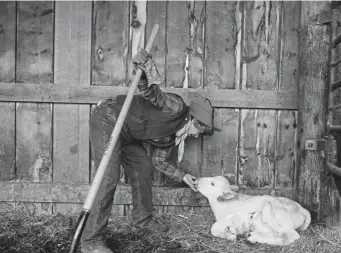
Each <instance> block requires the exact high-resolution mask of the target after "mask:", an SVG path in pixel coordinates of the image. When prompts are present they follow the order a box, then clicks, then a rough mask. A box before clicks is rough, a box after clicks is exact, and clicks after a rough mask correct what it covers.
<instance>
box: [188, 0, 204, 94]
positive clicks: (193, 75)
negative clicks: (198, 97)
mask: <svg viewBox="0 0 341 253" xmlns="http://www.w3.org/2000/svg"><path fill="white" fill-rule="evenodd" d="M186 4H187V10H188V14H187V16H188V17H187V19H188V25H189V31H188V38H189V45H188V46H187V48H186V51H185V69H184V70H185V80H184V81H183V87H184V88H188V87H191V88H194V87H197V88H200V87H203V77H204V76H203V72H204V57H205V35H206V34H205V27H206V3H205V2H204V1H188V2H186Z"/></svg>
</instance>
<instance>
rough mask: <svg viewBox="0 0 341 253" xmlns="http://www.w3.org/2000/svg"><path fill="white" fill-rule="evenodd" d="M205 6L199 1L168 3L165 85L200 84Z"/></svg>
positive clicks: (196, 85)
mask: <svg viewBox="0 0 341 253" xmlns="http://www.w3.org/2000/svg"><path fill="white" fill-rule="evenodd" d="M205 8H206V5H205V2H203V1H187V2H181V1H174V2H173V1H171V2H169V3H168V8H167V42H166V45H167V49H166V52H167V58H166V59H167V77H166V79H167V86H170V87H184V88H188V87H193V88H194V87H202V72H203V57H204V37H203V36H204V35H203V31H204V26H205ZM180 73H181V74H180Z"/></svg>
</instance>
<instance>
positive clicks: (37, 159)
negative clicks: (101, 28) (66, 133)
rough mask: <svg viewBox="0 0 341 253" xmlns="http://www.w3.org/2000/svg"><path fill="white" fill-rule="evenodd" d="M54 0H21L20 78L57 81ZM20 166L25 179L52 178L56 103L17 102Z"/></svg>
mask: <svg viewBox="0 0 341 253" xmlns="http://www.w3.org/2000/svg"><path fill="white" fill-rule="evenodd" d="M53 19H54V6H53V3H52V2H20V3H18V24H17V42H18V43H17V82H23V83H25V82H36V83H50V82H53V70H52V63H53ZM16 109H17V110H16V111H17V113H16V150H17V153H16V167H17V177H18V178H20V179H23V180H32V181H48V182H49V181H52V161H51V151H52V110H51V109H52V105H51V104H45V103H44V104H41V103H39V104H38V103H17V105H16Z"/></svg>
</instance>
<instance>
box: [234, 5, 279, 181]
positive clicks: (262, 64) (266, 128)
mask: <svg viewBox="0 0 341 253" xmlns="http://www.w3.org/2000/svg"><path fill="white" fill-rule="evenodd" d="M243 7H244V9H243V13H244V39H243V52H242V61H243V65H242V67H243V69H242V89H256V90H277V89H278V64H277V62H278V54H279V48H278V34H277V28H278V27H279V22H280V18H279V11H278V9H279V7H280V5H279V3H278V2H265V1H264V2H263V1H259V2H246V3H244V5H243ZM276 123H277V121H276V112H275V111H263V110H242V111H241V133H240V154H239V155H240V159H239V162H240V164H239V172H240V175H239V179H238V180H239V183H241V184H246V185H247V186H253V187H256V186H258V187H264V186H267V187H272V186H274V170H275V164H274V160H275V139H276V128H277V125H276Z"/></svg>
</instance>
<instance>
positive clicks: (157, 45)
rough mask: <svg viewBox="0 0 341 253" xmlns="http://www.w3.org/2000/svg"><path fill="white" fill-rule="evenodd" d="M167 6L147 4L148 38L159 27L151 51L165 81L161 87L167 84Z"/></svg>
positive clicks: (163, 4) (155, 3)
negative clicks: (154, 28) (155, 26)
mask: <svg viewBox="0 0 341 253" xmlns="http://www.w3.org/2000/svg"><path fill="white" fill-rule="evenodd" d="M167 5H168V2H166V1H151V2H148V3H147V20H148V22H147V24H146V38H147V39H148V38H149V37H150V34H151V32H152V29H153V27H154V25H155V24H158V25H159V31H158V33H157V36H156V39H155V41H154V45H153V47H152V50H151V52H150V53H151V55H152V57H153V61H154V62H155V64H156V66H157V69H158V71H159V74H160V76H161V79H162V80H163V81H164V82H163V84H162V85H160V87H165V84H166V74H165V73H166V68H167V63H166V22H167V18H168V17H167Z"/></svg>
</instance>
